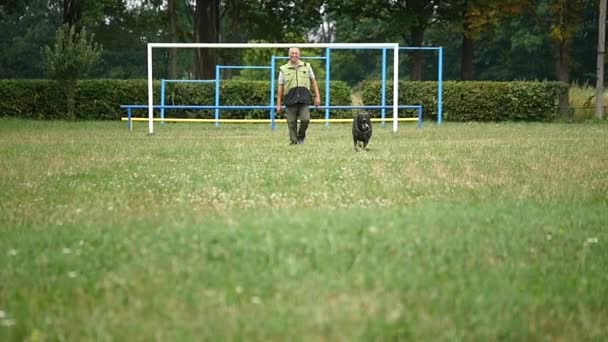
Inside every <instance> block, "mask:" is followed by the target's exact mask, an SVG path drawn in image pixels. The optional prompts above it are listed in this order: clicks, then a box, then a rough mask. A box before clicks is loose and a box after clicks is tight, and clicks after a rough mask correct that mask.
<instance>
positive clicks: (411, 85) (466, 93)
mask: <svg viewBox="0 0 608 342" xmlns="http://www.w3.org/2000/svg"><path fill="white" fill-rule="evenodd" d="M392 89H393V87H392V84H390V85H387V90H386V94H387V95H386V102H387V104H392V98H393V97H392V91H393V90H392ZM567 91H568V86H567V85H566V84H564V83H560V82H475V81H467V82H456V81H447V82H444V83H443V119H444V120H449V121H550V120H553V119H555V118H556V117H557V116H558V114H559V97H560V95H561V94H564V93H565V92H567ZM380 96H381V82H380V81H366V82H364V83H363V94H362V100H363V103H364V104H369V105H372V104H375V105H377V104H380V103H381V102H380ZM399 104H402V105H408V104H410V105H414V104H422V106H423V109H424V117H425V119H429V118H430V119H433V120H436V119H437V82H428V81H425V82H399ZM378 113H379V111H374V115H376V116H378ZM415 114H416V113H414V111H400V115H402V116H414V115H415Z"/></svg>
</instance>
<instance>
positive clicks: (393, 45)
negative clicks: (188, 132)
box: [147, 43, 399, 135]
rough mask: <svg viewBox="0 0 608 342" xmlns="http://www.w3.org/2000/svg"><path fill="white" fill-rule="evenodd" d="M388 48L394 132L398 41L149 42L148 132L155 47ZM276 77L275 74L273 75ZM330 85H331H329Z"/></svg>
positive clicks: (150, 128)
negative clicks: (391, 73) (391, 64)
mask: <svg viewBox="0 0 608 342" xmlns="http://www.w3.org/2000/svg"><path fill="white" fill-rule="evenodd" d="M291 47H298V48H300V49H305V48H340V49H351V48H352V49H359V48H368V49H369V48H386V49H392V50H393V105H392V109H393V132H397V131H398V130H399V124H398V106H399V99H398V97H399V44H398V43H148V49H147V50H148V51H147V53H148V134H150V135H151V134H154V93H153V88H154V87H153V70H152V64H153V63H152V52H153V50H154V49H155V48H159V49H172V48H220V49H252V48H286V49H288V48H291ZM272 77H275V75H272ZM327 86H329V85H327Z"/></svg>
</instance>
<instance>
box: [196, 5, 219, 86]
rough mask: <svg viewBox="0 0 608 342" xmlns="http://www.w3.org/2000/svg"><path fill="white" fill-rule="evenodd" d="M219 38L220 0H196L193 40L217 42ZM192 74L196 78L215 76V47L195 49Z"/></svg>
mask: <svg viewBox="0 0 608 342" xmlns="http://www.w3.org/2000/svg"><path fill="white" fill-rule="evenodd" d="M219 38H220V1H219V0H196V9H195V14H194V41H195V42H197V43H218V42H219ZM194 55H195V57H194V76H195V77H196V78H198V79H203V80H204V79H213V78H215V66H216V64H217V62H218V56H217V49H196V50H195V54H194Z"/></svg>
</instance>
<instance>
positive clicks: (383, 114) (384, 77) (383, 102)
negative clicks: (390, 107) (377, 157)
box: [380, 49, 386, 126]
mask: <svg viewBox="0 0 608 342" xmlns="http://www.w3.org/2000/svg"><path fill="white" fill-rule="evenodd" d="M381 92H382V96H381V97H380V99H381V100H380V101H381V102H380V103H381V104H382V105H383V106H385V105H386V49H382V90H381ZM381 116H382V126H384V124H385V123H384V119H385V118H386V108H382V112H381Z"/></svg>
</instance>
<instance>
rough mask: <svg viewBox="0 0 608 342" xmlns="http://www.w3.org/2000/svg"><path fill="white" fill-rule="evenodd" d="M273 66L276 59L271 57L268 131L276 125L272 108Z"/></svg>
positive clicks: (274, 72)
mask: <svg viewBox="0 0 608 342" xmlns="http://www.w3.org/2000/svg"><path fill="white" fill-rule="evenodd" d="M275 64H276V57H275V56H272V57H271V59H270V129H271V130H273V131H274V129H275V127H276V125H275V122H274V117H275V108H274V106H275V105H274V96H275V95H274V88H275V83H274V80H275V74H276V71H275Z"/></svg>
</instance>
